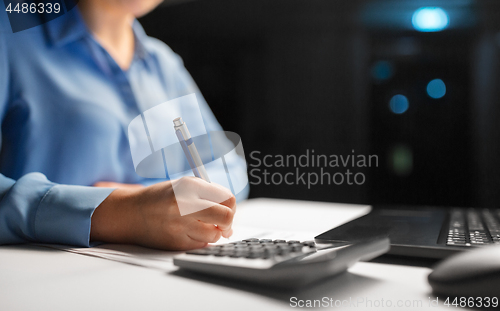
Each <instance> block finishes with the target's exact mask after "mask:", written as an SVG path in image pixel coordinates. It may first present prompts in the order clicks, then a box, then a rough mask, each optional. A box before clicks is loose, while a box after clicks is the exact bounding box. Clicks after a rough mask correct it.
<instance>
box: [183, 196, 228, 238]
mask: <svg viewBox="0 0 500 311" xmlns="http://www.w3.org/2000/svg"><path fill="white" fill-rule="evenodd" d="M207 204H208V203H207ZM212 204H214V203H212ZM191 217H193V218H195V219H197V220H201V221H202V222H204V223H207V224H214V225H217V226H218V227H219V228H220V229H221V230H222V231H226V230H228V229H230V228H231V224H232V223H233V218H234V211H233V210H232V209H230V208H229V207H227V206H225V205H221V204H214V205H213V206H211V207H209V208H206V209H204V210H201V211H198V212H196V213H193V214H191Z"/></svg>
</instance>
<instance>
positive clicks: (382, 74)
mask: <svg viewBox="0 0 500 311" xmlns="http://www.w3.org/2000/svg"><path fill="white" fill-rule="evenodd" d="M393 73H394V69H393V66H392V64H391V63H390V62H388V61H385V60H381V61H378V62H376V63H375V64H374V65H373V67H372V76H373V78H374V79H375V80H376V81H379V82H380V81H385V80H387V79H390V78H391V77H392V75H393Z"/></svg>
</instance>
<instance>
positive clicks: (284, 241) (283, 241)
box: [274, 240, 286, 243]
mask: <svg viewBox="0 0 500 311" xmlns="http://www.w3.org/2000/svg"><path fill="white" fill-rule="evenodd" d="M274 243H286V240H274Z"/></svg>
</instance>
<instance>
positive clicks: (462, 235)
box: [315, 206, 500, 258]
mask: <svg viewBox="0 0 500 311" xmlns="http://www.w3.org/2000/svg"><path fill="white" fill-rule="evenodd" d="M374 235H387V236H388V237H389V239H390V243H391V249H390V250H389V252H388V253H387V254H392V255H399V256H411V257H423V258H445V257H448V256H450V255H452V254H455V253H457V252H461V251H464V250H468V249H472V248H475V247H481V246H484V245H492V244H498V245H500V209H485V208H449V207H435V206H374V207H373V209H372V211H371V212H370V213H369V214H367V215H365V216H363V217H360V218H358V219H355V220H353V221H351V222H348V223H346V224H344V225H341V226H340V227H336V228H334V229H331V230H329V231H327V232H324V233H322V234H320V235H318V236H316V237H315V241H316V242H317V243H325V242H336V241H339V242H340V241H356V240H359V239H363V238H366V237H369V236H374Z"/></svg>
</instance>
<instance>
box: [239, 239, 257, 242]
mask: <svg viewBox="0 0 500 311" xmlns="http://www.w3.org/2000/svg"><path fill="white" fill-rule="evenodd" d="M243 242H259V239H256V238H250V239H246V240H243Z"/></svg>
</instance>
